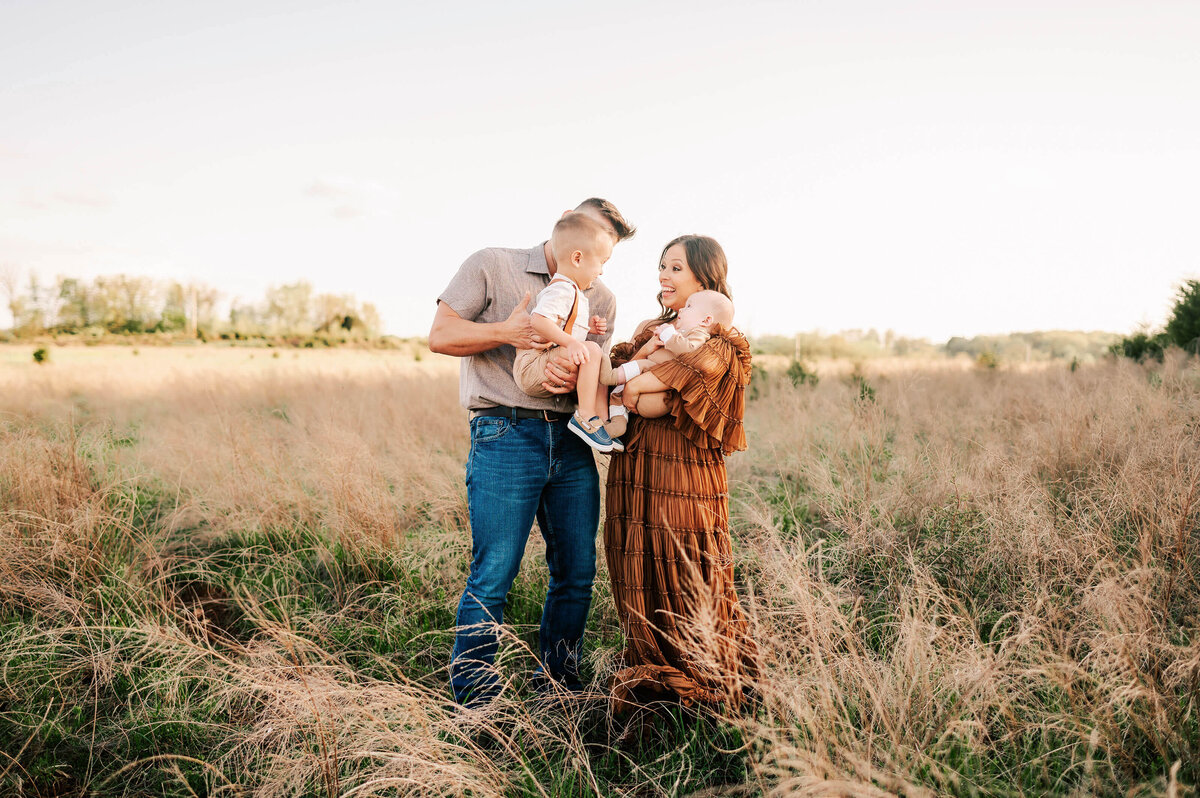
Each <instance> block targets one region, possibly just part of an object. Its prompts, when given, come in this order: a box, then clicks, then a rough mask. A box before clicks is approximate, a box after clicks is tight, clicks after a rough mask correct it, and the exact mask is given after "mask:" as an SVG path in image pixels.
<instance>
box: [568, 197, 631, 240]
mask: <svg viewBox="0 0 1200 798" xmlns="http://www.w3.org/2000/svg"><path fill="white" fill-rule="evenodd" d="M584 208H592V209H593V210H596V211H599V212H600V213H601V215H603V216H604V218H605V219H608V221H609V224H611V225H612V228H613V231H614V232H615V233H616V234H617V240H618V241H624V240H625V239H627V238H633V234H634V233H636V232H637V228H636V227H634V226H633V225H631V224H630V223H629V222H627V221H625V217H624V216H622V215H621V212H620V211H619V210H617V206H616V205H613V204H612V203H611V202H609V201H608V200H606V199H601V198H600V197H589V198H587V199H585V200H584V201H583V202H581V203H579V204H578V205H576V206H575V210H577V211H581V210H583V209H584Z"/></svg>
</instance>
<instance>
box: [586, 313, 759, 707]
mask: <svg viewBox="0 0 1200 798" xmlns="http://www.w3.org/2000/svg"><path fill="white" fill-rule="evenodd" d="M650 334H651V331H650V330H646V331H644V332H643V333H642V334H641V335H638V336H637V337H636V338H635V339H634V340H633V341H632V342H630V343H626V344H619V345H618V346H616V347H614V349H613V353H612V356H613V362H614V364H616V363H621V362H624V361H626V360H628V359H629V358H630V357H632V355H633V354H634V353H635V352H636V351H637V350H638V349H639V348H640V347H641V346H642V345H643V344H644V343H645V342H646V341H647V340H648V339H649V337H650ZM654 374H655V375H656V376H657V377H658V378H659V379H661V380H662V381H663V382H664V383H665V384H666V385H668V386H670V387H671V388H672V390H671V391H670V392H669V394H668V401H667V406H668V408H669V409H670V413H669V415H666V416H663V417H662V418H657V419H643V418H639V417H638V416H633V417H631V419H630V424H629V429H628V431H627V433H626V437H625V446H626V449H625V452H624V453H620V454H614V455H613V457H612V460H611V462H610V465H609V471H608V483H607V493H606V511H607V515H606V518H605V521H604V550H605V557H606V559H607V562H608V571H609V575H610V578H611V579H612V590H613V600H614V602H615V603H616V607H617V613H618V616H619V618H620V622H621V628H622V631H623V632H624V633H625V639H626V647H625V651H624V653H623V661H622V663H621V669H620V670H619V671H618V673H617V674H616V675H615V677H614V680H613V700H614V704H615V706H616V708H617V709H618V711H622V710H625V709H630V708H632V707H635V706H637V705H640V704H645V703H650V702H653V701H660V700H666V701H679V702H682V703H683V704H692V703H696V702H699V703H721V702H729V703H733V704H736V703H737V702H738V701H739V700H740V699H741V697H742V695H743V692H744V690H745V688H746V687H747V686H748V680H750V679H752V678H753V677H754V676H755V675H756V666H755V661H756V650H755V647H754V644H753V642H752V641H751V640H750V639H749V637H748V635H747V628H746V618H745V615H744V614H743V612H742V610H741V608H740V607H739V606H738V598H737V593H736V592H735V590H734V579H733V557H732V551H731V545H730V538H729V481H728V477H727V475H726V472H725V455H726V454H730V453H732V452H735V451H739V450H741V449H744V448H746V436H745V432H744V430H743V428H742V417H743V414H744V411H745V387H746V385H747V384H748V383H749V382H750V347H749V344H748V343H747V341H746V338H745V336H743V335H742V334H740V333H738V332H737V331H736V330H729V331H725V330H722V329H720V327H717V328H716V330H715V331H714V334H713V336H712V337H711V338H710V339H709V340H708V341H707V342H706V343H705V344H704V345H703V346H701V347H700V348H699V349H697V350H696V351H695V352H692V353H689V354H687V355H684V356H681V357H679V358H677V359H675V360H673V361H670V362H668V363H663V364H660V365H658V366H656V367H655V369H654Z"/></svg>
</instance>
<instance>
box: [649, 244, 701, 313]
mask: <svg viewBox="0 0 1200 798" xmlns="http://www.w3.org/2000/svg"><path fill="white" fill-rule="evenodd" d="M658 285H659V288H661V289H662V293H661V294H660V296H661V301H662V305H663V307H664V308H670V309H671V310H674V311H679V310H681V309H682V308H683V306H684V305H685V304H687V300H688V297H690V296H691V295H692V294H694V293H696V292H697V291H700V290H701V289H703V288H704V286H702V285H700V281H699V280H697V279H696V275H694V274H692V270H691V268H690V267H689V266H688V263H687V253H686V252H685V251H684V249H683V244H676V245H674V246H673V247H670V248H669V249H668V250H667V251H666V252H664V253H663V256H662V261H661V262H660V263H659V264H658Z"/></svg>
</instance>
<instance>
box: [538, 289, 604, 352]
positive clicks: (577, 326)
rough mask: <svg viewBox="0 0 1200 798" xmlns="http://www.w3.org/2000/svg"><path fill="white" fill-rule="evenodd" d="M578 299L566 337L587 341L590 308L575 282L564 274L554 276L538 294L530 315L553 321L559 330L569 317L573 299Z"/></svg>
mask: <svg viewBox="0 0 1200 798" xmlns="http://www.w3.org/2000/svg"><path fill="white" fill-rule="evenodd" d="M576 295H578V297H579V305H578V307H576V309H575V323H574V324H573V325H571V329H570V330H567V331H566V333H567V335H570V336H571V337H572V338H577V339H579V340H580V341H585V340H587V337H588V326H589V325H590V324H591V308H590V305H589V303H588V299H587V297H586V296H584V295H583V292H582V291H580V290H579V286H577V285H575V281H574V280H572V279H571V278H570V277H567V276H566V275H564V274H556V275H554V277H553V278H552V279H551V280H550V283H549V284H548V285H547V286H546V287H545V288H543V289H542V290H541V291H539V292H538V295H537V300H536V301H535V302H534V305H533V310H532V311H530V312H531V313H536V314H537V315H539V316H545V317H546V318H548V319H553V320H554V323H555V324H557V325H558V326H559V327H560V328H561V327H562V325H564V324H565V323H566V321H567V317H568V316H570V315H571V305H572V304H574V303H575V297H576Z"/></svg>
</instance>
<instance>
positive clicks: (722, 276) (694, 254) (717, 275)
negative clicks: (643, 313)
mask: <svg viewBox="0 0 1200 798" xmlns="http://www.w3.org/2000/svg"><path fill="white" fill-rule="evenodd" d="M676 244H683V254H684V258H685V259H686V260H687V265H688V268H689V269H691V270H692V274H694V275H695V276H696V280H697V281H698V282H699V283H700V287H701V288H703V289H704V290H706V291H720V292H721V293H722V294H724V295H725V296H727V297H729V298H730V299H733V293H732V292H731V291H730V290H729V283H728V281H727V280H726V277H727V275H728V273H729V262H728V261H727V260H726V259H725V250H723V249H721V245H720V244H718V243H717V241H716V239H715V238H709V237H708V236H698V235H685V236H679V238H673V239H671V240H670V241H668V242H667V245H666V246H665V247H663V251H662V254H661V255H659V256H658V262H659V263H660V264H661V263H662V261H663V258H665V257H666V256H667V250H668V249H670V248H671V247H673V246H675V245H676ZM658 306H659V307H660V308H662V313H661V314H659V316H658V320H659V321H673V320H674V319H675V317H676V316H677V315H679V314H678V313H676V312H675V311H674V310H672V309H671V308H668V307H667V306H666V305H664V304H663V303H662V292H661V291H659V292H658Z"/></svg>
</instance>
